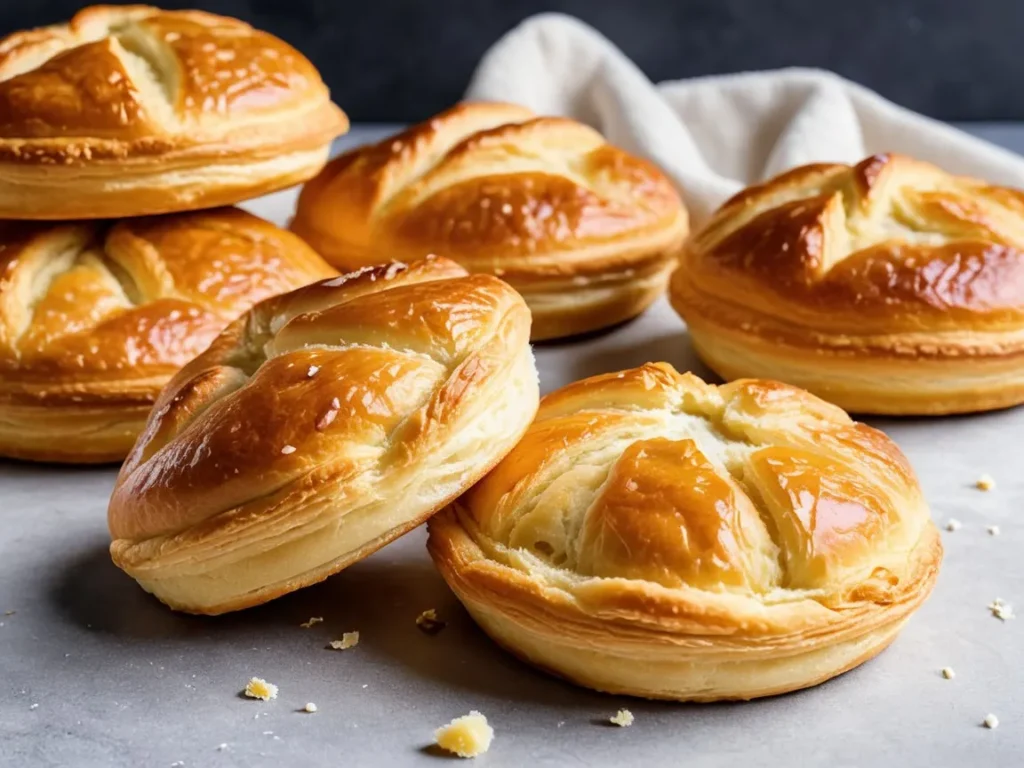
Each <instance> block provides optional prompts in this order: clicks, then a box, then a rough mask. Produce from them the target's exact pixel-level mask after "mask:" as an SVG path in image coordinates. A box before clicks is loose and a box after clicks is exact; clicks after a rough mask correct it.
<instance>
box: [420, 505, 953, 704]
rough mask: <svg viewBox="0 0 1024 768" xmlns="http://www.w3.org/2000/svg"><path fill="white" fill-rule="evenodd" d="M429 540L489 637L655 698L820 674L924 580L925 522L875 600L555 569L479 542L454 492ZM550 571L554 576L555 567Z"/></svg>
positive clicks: (919, 592) (879, 627)
mask: <svg viewBox="0 0 1024 768" xmlns="http://www.w3.org/2000/svg"><path fill="white" fill-rule="evenodd" d="M428 529H429V532H430V535H429V538H428V544H427V548H428V550H429V552H430V554H431V557H432V558H433V560H434V562H435V564H436V565H437V567H438V569H439V571H440V572H441V575H442V576H443V577H444V579H445V581H446V582H447V583H448V585H449V586H450V587H451V588H452V591H453V592H455V594H456V596H457V597H458V598H459V599H460V600H461V601H462V603H463V604H464V605H465V606H466V608H467V610H468V611H469V612H470V614H471V615H472V616H473V618H474V619H475V620H476V621H477V623H479V624H480V626H481V627H482V628H483V629H484V631H486V632H487V633H488V634H489V635H490V636H491V637H492V638H493V639H494V640H495V641H496V642H497V643H498V644H500V645H502V646H503V647H505V648H506V649H507V650H509V651H510V652H511V653H513V654H514V655H516V656H517V657H519V658H521V659H522V660H524V661H526V662H528V663H530V664H532V665H533V666H536V667H538V668H540V669H542V670H544V671H547V672H549V673H551V674H554V675H557V676H559V677H563V678H565V679H567V680H569V681H571V682H574V683H577V684H579V685H582V686H585V687H588V688H593V689H596V690H599V691H604V692H608V693H616V694H627V695H633V696H638V697H643V698H651V699H667V700H677V701H715V700H729V699H740V700H744V699H752V698H758V697H762V696H770V695H775V694H779V693H785V692H788V691H794V690H798V689H801V688H806V687H809V686H813V685H816V684H818V683H821V682H823V681H825V680H828V679H830V678H832V677H835V676H836V675H839V674H841V673H843V672H846V671H848V670H850V669H852V668H854V667H856V666H858V665H859V664H861V663H863V662H864V661H867V660H868V659H870V658H872V657H873V656H875V655H876V654H878V653H879V652H880V651H882V650H883V649H884V648H885V647H887V646H888V645H889V643H891V642H892V641H893V639H894V638H895V636H896V635H897V633H898V632H899V630H900V628H901V627H902V626H903V624H904V623H905V622H906V621H907V619H908V618H909V616H910V615H911V614H912V613H913V612H914V611H915V610H916V609H917V608H918V607H919V606H920V605H921V604H922V603H923V602H924V600H925V599H926V598H927V597H928V595H929V594H930V592H931V589H932V587H933V586H934V583H935V580H936V578H937V575H938V567H939V564H940V562H941V559H942V545H941V542H940V540H939V534H938V531H937V530H936V529H935V526H934V525H932V524H931V523H930V522H929V523H928V524H927V525H926V526H925V528H924V529H923V533H922V536H921V538H920V540H919V541H918V542H917V544H916V546H915V547H914V548H913V550H912V551H911V552H910V553H908V561H909V562H908V570H907V576H906V578H904V579H903V580H901V582H900V584H899V588H898V591H896V592H894V593H889V594H886V595H885V597H884V598H882V597H881V596H879V595H875V596H874V599H872V593H871V591H870V590H867V591H864V592H858V590H857V589H854V590H853V591H852V592H851V593H849V594H846V595H831V596H827V595H819V594H815V593H806V594H793V595H789V596H788V597H787V598H786V599H784V600H783V599H779V601H778V602H774V603H773V602H771V601H770V600H767V599H754V598H751V597H747V596H742V595H734V594H728V593H710V592H704V591H701V590H695V589H689V588H685V589H668V588H666V587H663V586H661V585H659V584H654V583H651V582H646V581H638V580H629V579H617V578H591V577H578V576H577V577H573V576H571V575H565V574H554V573H553V571H554V569H550V568H548V567H546V566H544V565H543V564H541V563H540V562H539V561H537V560H536V558H532V557H531V556H530V555H528V554H524V553H519V552H516V551H514V550H509V549H507V548H503V547H501V546H500V545H498V544H496V543H495V542H491V541H488V540H486V539H485V538H484V537H482V535H481V534H480V532H479V531H478V530H476V529H475V527H474V526H473V524H472V523H471V522H470V517H469V515H468V513H467V512H466V510H465V509H463V508H462V507H461V506H460V505H459V503H458V502H456V503H455V504H453V505H450V506H449V507H448V508H447V509H445V510H444V511H442V512H441V513H440V514H438V515H436V516H434V517H433V518H432V519H431V520H430V522H429V524H428ZM553 576H554V578H553Z"/></svg>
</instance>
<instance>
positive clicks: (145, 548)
mask: <svg viewBox="0 0 1024 768" xmlns="http://www.w3.org/2000/svg"><path fill="white" fill-rule="evenodd" d="M529 335H530V313H529V310H527V308H526V305H525V304H524V303H523V300H522V298H521V297H520V296H519V295H518V294H517V293H516V292H515V291H513V290H512V289H511V288H510V287H509V286H508V285H506V284H505V283H503V282H501V281H500V280H498V279H497V278H495V277H491V276H489V275H475V276H468V275H467V274H466V272H465V270H463V269H462V268H461V267H459V266H458V265H457V264H455V263H454V262H451V261H446V260H444V259H435V260H427V261H420V262H417V263H414V264H412V265H411V266H408V267H407V266H406V265H404V264H401V263H393V264H390V265H386V266H380V267H371V268H367V269H364V270H361V271H359V272H355V273H353V274H350V275H345V276H344V277H339V278H336V279H334V280H328V281H324V282H321V283H317V284H315V285H311V286H309V287H307V288H304V289H302V290H299V291H295V292H294V293H290V294H286V295H284V296H280V297H277V298H274V299H270V300H268V301H266V302H263V303H262V304H260V305H258V306H257V307H255V308H254V309H253V310H252V312H250V313H249V314H248V315H247V316H246V317H243V318H241V319H240V320H239V321H238V322H236V323H234V324H233V325H232V326H230V327H229V328H228V329H227V330H226V331H225V332H224V333H223V334H222V335H221V336H220V337H219V338H218V339H217V341H215V342H214V343H213V344H212V345H211V347H210V349H209V350H208V351H206V352H205V353H204V354H202V355H201V356H200V357H198V358H197V359H196V360H194V361H192V362H191V363H189V365H187V366H186V367H185V368H184V369H183V370H182V371H181V373H179V374H178V376H176V377H175V379H174V380H173V381H172V382H171V384H170V385H169V386H168V387H167V389H166V390H164V392H163V394H162V395H161V397H160V400H159V402H158V403H157V404H156V406H155V407H154V409H153V413H152V416H151V417H150V420H149V424H148V426H147V427H146V430H145V432H144V433H143V434H142V436H141V437H140V438H139V442H138V443H137V444H136V446H135V449H134V450H133V451H132V453H131V455H130V456H129V458H128V461H127V462H126V463H125V465H124V467H122V470H121V474H120V476H119V477H118V480H117V486H116V488H115V490H114V495H113V498H112V499H111V501H110V514H109V523H110V532H111V535H112V537H113V540H114V541H113V543H112V544H111V547H110V551H111V554H112V555H113V558H114V562H115V563H117V565H119V566H120V567H121V568H123V569H124V570H125V571H127V572H128V573H129V574H131V575H132V576H133V577H134V578H135V579H136V580H137V581H138V582H139V584H141V585H142V587H143V588H144V589H146V590H148V591H149V592H152V593H153V594H155V595H156V596H157V597H158V598H160V599H161V600H163V601H164V602H165V603H167V604H168V605H170V606H171V607H173V608H178V609H181V610H185V611H191V612H194V613H223V612H225V611H230V610H235V609H238V608H244V607H246V606H250V605H255V604H257V603H262V602H265V601H267V600H270V599H272V598H274V597H277V596H278V595H281V594H283V593H285V592H290V591H292V590H294V589H298V588H299V587H302V586H305V585H307V584H311V583H313V582H316V581H320V580H321V579H324V578H326V577H327V576H329V575H330V574H332V573H335V572H336V571H339V570H341V569H342V568H344V567H345V566H347V565H349V564H351V563H353V562H355V561H357V560H360V559H362V558H363V557H366V556H367V555H368V554H370V553H371V552H374V551H375V550H377V549H379V548H380V547H382V546H383V545H385V544H387V543H388V542H389V541H391V540H392V539H394V538H396V537H397V536H400V535H401V534H403V533H405V532H406V531H408V530H410V529H412V528H414V527H415V526H417V525H419V524H420V523H422V522H423V521H424V520H425V519H426V518H427V517H429V516H430V515H431V514H433V513H434V512H435V511H436V510H438V509H440V508H441V507H442V506H444V505H445V504H447V503H448V502H450V501H451V500H452V499H454V498H455V497H456V496H458V495H459V494H460V493H462V492H463V491H464V490H466V489H467V488H468V487H469V486H471V485H472V484H473V483H474V482H476V481H477V480H478V479H479V478H480V477H482V476H483V475H484V474H485V473H486V472H487V471H488V470H489V469H490V468H491V467H493V466H494V465H495V464H496V463H497V462H498V461H499V460H500V459H501V458H502V457H503V456H504V455H505V454H506V453H508V451H509V450H511V448H512V446H513V445H515V443H516V441H518V440H519V438H520V437H521V436H522V434H523V432H524V431H525V430H526V428H527V427H528V426H529V423H530V421H531V420H532V418H533V415H534V413H535V412H536V409H537V400H538V391H537V390H538V386H537V372H536V369H535V368H534V364H533V355H532V353H531V351H530V346H529V343H528V340H529Z"/></svg>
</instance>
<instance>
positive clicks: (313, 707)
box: [302, 701, 316, 714]
mask: <svg viewBox="0 0 1024 768" xmlns="http://www.w3.org/2000/svg"><path fill="white" fill-rule="evenodd" d="M302 711H303V712H309V713H310V714H312V713H313V712H316V704H314V703H313V702H312V701H311V702H309V703H308V704H306V706H304V707H303V708H302Z"/></svg>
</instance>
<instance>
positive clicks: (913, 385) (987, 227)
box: [669, 155, 1024, 414]
mask: <svg viewBox="0 0 1024 768" xmlns="http://www.w3.org/2000/svg"><path fill="white" fill-rule="evenodd" d="M669 293H670V297H671V300H672V304H673V305H674V306H675V308H676V310H677V311H678V312H679V314H680V315H682V317H683V318H684V319H685V320H686V323H687V325H688V326H689V329H690V334H691V337H692V339H693V342H694V345H695V346H696V349H697V351H698V353H699V354H700V355H701V357H702V358H703V359H704V360H705V361H706V362H707V364H708V365H710V366H711V367H712V368H713V369H714V370H715V371H716V372H718V373H719V374H721V375H722V376H723V377H725V378H726V379H732V378H736V377H741V376H756V377H765V378H773V379H780V380H782V381H786V382H789V383H791V384H795V385H797V386H800V387H804V388H806V389H808V390H810V391H812V392H814V393H815V394H817V395H820V396H821V397H824V398H826V399H827V400H830V401H832V402H834V403H836V404H838V405H840V406H842V407H844V408H846V409H847V410H851V411H855V412H863V413H889V414H942V413H959V412H967V411H981V410H987V409H992V408H1002V407H1006V406H1010V405H1015V404H1017V403H1020V402H1024V193H1021V192H1018V191H1016V190H1012V189H1007V188H1003V187H993V186H990V185H988V184H985V183H984V182H981V181H976V180H974V179H968V178H962V177H956V176H951V175H949V174H947V173H945V172H943V171H941V170H939V169H938V168H936V167H934V166H931V165H927V164H925V163H922V162H918V161H915V160H912V159H910V158H907V157H900V156H896V155H877V156H874V157H869V158H867V159H866V160H864V161H863V162H861V163H859V164H858V165H855V166H846V165H810V166H805V167H802V168H798V169H796V170H794V171H790V172H789V173H786V174H783V175H782V176H779V177H777V178H775V179H772V180H771V181H768V182H766V183H765V184H761V185H759V186H755V187H751V188H750V189H747V190H746V191H744V192H742V193H740V194H739V195H737V196H736V197H734V198H733V199H732V200H730V201H728V202H727V203H726V204H725V205H724V206H723V207H722V208H721V209H720V210H719V211H718V212H717V213H716V214H715V215H714V217H713V218H712V219H711V221H710V222H709V223H708V225H707V226H706V227H705V228H704V229H703V230H702V231H700V232H699V233H697V234H696V235H695V236H694V238H693V239H692V240H691V241H690V243H689V244H688V246H687V247H686V249H685V253H684V256H683V258H682V262H681V265H680V268H679V269H678V270H677V271H676V273H675V274H674V276H673V278H672V283H671V287H670V289H669Z"/></svg>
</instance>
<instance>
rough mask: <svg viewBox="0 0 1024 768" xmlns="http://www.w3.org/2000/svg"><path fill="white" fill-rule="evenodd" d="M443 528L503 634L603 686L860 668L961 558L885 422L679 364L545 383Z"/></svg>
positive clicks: (781, 679)
mask: <svg viewBox="0 0 1024 768" xmlns="http://www.w3.org/2000/svg"><path fill="white" fill-rule="evenodd" d="M552 446H556V448H555V449H552ZM429 528H430V538H429V541H428V547H429V549H430V552H431V554H432V556H433V558H434V560H435V562H436V563H437V565H438V567H439V568H440V570H441V573H442V575H443V576H444V577H445V579H446V580H447V581H448V583H449V584H450V585H451V586H452V589H453V590H454V591H455V592H456V594H457V595H458V596H459V597H460V599H461V600H462V601H463V602H464V603H465V604H466V606H467V607H468V608H469V610H470V612H471V613H472V614H473V615H474V617H475V618H476V619H477V620H478V621H479V622H480V623H481V624H482V626H483V627H484V629H485V630H487V631H488V632H489V633H490V634H492V635H493V636H494V637H495V638H496V639H497V640H498V641H499V642H501V643H502V644H503V645H505V646H507V647H510V648H512V649H513V650H514V651H515V652H516V653H517V654H518V655H520V656H522V657H524V658H526V659H527V660H529V661H531V662H532V663H535V664H537V665H538V666H542V667H544V668H546V669H550V670H554V671H555V672H556V673H558V674H561V675H563V676H565V677H568V678H569V679H572V680H575V681H577V682H580V683H581V684H583V685H587V686H590V687H595V688H598V689H600V690H606V691H612V692H617V693H630V694H634V695H640V696H647V697H652V698H669V699H685V700H712V699H718V698H752V697H755V696H764V695H770V694H773V693H780V692H783V691H788V690H795V689H797V688H801V687H806V686H808V685H814V684H816V683H818V682H821V681H822V680H824V679H827V678H829V677H832V676H834V675H836V674H839V673H841V672H843V671H846V670H847V669H849V668H851V667H853V666H856V664H859V663H860V662H862V661H863V660H865V659H866V658H870V657H871V656H873V655H874V654H875V653H877V652H878V651H880V650H881V649H882V648H884V647H885V646H886V645H887V644H888V643H889V642H891V640H892V638H893V637H894V635H895V633H896V632H897V631H898V629H899V627H901V626H902V624H903V623H904V622H905V621H906V619H907V617H908V616H909V615H910V613H911V612H912V611H913V610H914V609H915V608H916V607H917V606H918V605H920V603H921V602H922V601H923V600H924V599H925V598H926V597H927V595H928V593H929V592H930V590H931V588H932V585H933V583H934V580H935V577H936V575H937V572H938V566H939V562H940V560H941V557H942V546H941V543H940V542H939V537H938V532H937V531H936V529H935V526H934V525H933V524H932V523H931V521H930V519H929V516H928V509H927V506H926V504H925V502H924V499H923V498H922V495H921V490H920V488H919V486H918V483H917V480H916V478H915V476H914V473H913V470H912V469H911V468H910V466H909V464H908V463H907V461H906V458H905V457H904V456H903V455H902V453H901V452H900V451H899V449H898V448H897V447H896V446H895V444H893V443H892V441H890V440H889V439H888V438H886V437H885V436H884V435H883V434H882V433H880V432H877V431H876V430H873V429H871V428H869V427H866V426H864V425H863V424H858V423H856V422H853V421H851V420H850V418H849V417H848V416H847V415H846V414H845V413H844V412H843V411H841V410H839V409H838V408H835V407H834V406H831V405H828V404H826V403H825V402H823V401H821V400H818V399H817V398H815V397H813V396H811V395H809V394H807V393H806V392H803V391H801V390H798V389H794V388H792V387H788V386H786V385H782V384H778V383H775V382H765V381H753V380H742V381H736V382H733V383H732V384H728V385H725V386H722V387H713V386H710V385H707V384H705V383H704V382H702V381H700V380H699V379H697V378H695V377H694V376H692V375H690V374H684V375H680V374H678V373H676V372H675V371H674V370H673V369H672V368H671V367H670V366H668V365H666V364H656V365H645V366H643V367H642V368H638V369H635V370H631V371H625V372H622V373H619V374H608V375H605V376H597V377H594V378H592V379H587V380H585V381H582V382H578V383H576V384H572V385H570V386H568V387H566V388H564V389H562V390H559V391H558V392H555V393H553V394H551V395H549V396H548V397H546V398H545V399H544V400H543V401H542V403H541V407H540V410H539V411H538V414H537V418H536V420H535V421H534V423H533V425H532V426H531V427H530V429H529V430H528V432H527V433H526V435H525V436H524V437H523V439H522V440H521V441H520V443H519V444H518V445H517V446H516V448H515V449H514V450H513V451H512V452H511V453H510V454H509V455H508V456H507V457H506V458H505V460H504V461H502V462H501V464H499V465H498V466H497V467H496V468H495V469H494V470H492V472H491V473H490V474H489V475H488V476H487V477H486V478H485V479H484V480H483V481H482V482H481V483H479V484H477V486H476V487H474V488H473V489H472V490H471V491H470V492H469V493H467V494H466V495H464V496H463V497H462V498H461V499H460V500H459V501H458V502H456V503H455V504H454V505H453V506H452V507H450V508H449V509H448V510H446V511H445V512H443V513H441V514H440V515H437V516H435V517H434V518H433V519H432V520H431V521H430V524H429Z"/></svg>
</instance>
